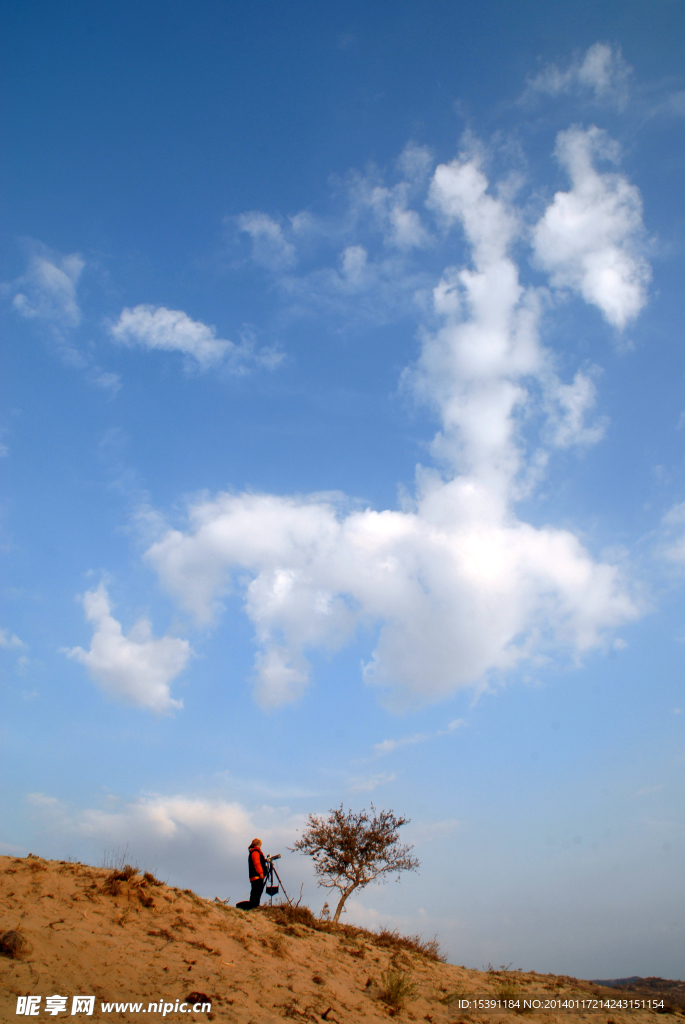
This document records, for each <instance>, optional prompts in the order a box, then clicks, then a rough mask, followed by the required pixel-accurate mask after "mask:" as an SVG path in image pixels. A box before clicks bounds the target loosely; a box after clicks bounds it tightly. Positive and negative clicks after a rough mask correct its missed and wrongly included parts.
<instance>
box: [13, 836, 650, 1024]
mask: <svg viewBox="0 0 685 1024" xmlns="http://www.w3.org/2000/svg"><path fill="white" fill-rule="evenodd" d="M117 875H118V876H119V877H117ZM127 875H128V877H122V876H127ZM0 908H1V913H0V952H2V953H3V955H0V1014H1V1015H2V1020H3V1021H19V1020H22V1019H26V1018H23V1017H22V1016H17V1015H16V1010H17V1005H18V998H19V997H25V996H30V995H33V996H36V995H40V996H41V997H42V998H41V1002H40V1006H39V1011H38V1014H37V1019H39V1020H60V1019H62V1020H66V1019H67V1018H68V1019H69V1020H73V1021H86V1020H94V1021H104V1020H107V1021H115V1020H124V1021H127V1020H130V1021H134V1020H135V1021H150V1022H152V1021H155V1020H162V1019H170V1020H174V1021H180V1020H183V1021H198V1022H199V1021H205V1020H207V1019H208V1018H209V1019H210V1020H215V1021H219V1022H226V1024H231V1022H241V1024H243V1022H244V1024H249V1022H251V1024H271V1022H282V1021H290V1022H292V1021H321V1020H324V1021H328V1022H329V1024H358V1022H359V1024H362V1022H373V1021H387V1020H388V1017H389V1016H397V1017H398V1018H399V1019H403V1020H411V1021H428V1022H429V1024H430V1022H434V1024H440V1022H447V1021H453V1022H456V1021H462V1020H463V1021H476V1022H477V1021H485V1020H490V1019H492V1018H493V1017H495V1018H496V1019H498V1020H502V1021H505V1020H511V1021H514V1020H519V1019H520V1015H519V1014H517V1013H516V1012H514V1011H513V1010H505V1011H502V1010H499V1009H498V1010H495V1011H493V1010H492V1008H487V1007H480V1008H479V1007H474V1005H473V1001H474V999H476V998H481V999H484V1000H486V999H490V1000H498V999H499V1001H500V1003H501V1001H502V1000H503V999H508V1000H513V1001H514V1002H516V1001H517V1000H518V1001H519V1003H520V1005H521V1006H522V1005H523V1000H524V999H526V1000H528V1001H529V1002H530V1001H534V1000H535V999H537V1000H540V1002H541V1004H542V1005H541V1007H540V1008H539V1009H534V1010H532V1011H531V1012H527V1013H525V1015H524V1016H525V1017H527V1018H529V1019H535V1020H537V1019H544V1020H545V1021H547V1022H549V1024H551V1022H552V1021H556V1020H558V1019H560V1018H561V1017H567V1018H569V1019H571V1018H582V1019H584V1020H589V1021H597V1022H600V1021H601V1022H602V1024H607V1021H608V1020H609V1019H610V1020H612V1021H614V1022H615V1024H620V1022H623V1021H624V1020H625V1021H626V1022H628V1021H633V1022H635V1024H637V1022H638V1021H643V1020H646V1019H647V1018H651V1017H653V1015H654V1011H650V1010H637V1011H635V1010H632V1011H622V1010H620V1009H615V1008H614V1009H607V1008H601V1009H600V1008H597V1009H592V1008H591V1007H588V1008H586V1009H582V1008H581V1009H574V1010H571V1011H568V1010H564V1009H558V1008H556V1007H555V1008H553V1009H549V1010H547V1011H545V1010H544V1009H543V1008H542V1007H544V1005H545V1002H544V1001H545V1000H547V1001H549V1000H554V1001H558V1000H564V999H566V1000H569V999H573V1000H586V1001H587V1000H591V999H593V998H601V997H602V995H603V996H604V997H605V998H609V999H612V998H613V999H616V998H617V994H616V992H613V993H611V992H609V991H607V990H604V991H603V990H600V989H599V988H597V986H596V985H593V984H592V983H590V982H584V981H578V980H576V979H572V978H566V977H555V976H552V975H538V974H534V973H531V974H523V973H520V972H516V973H513V972H506V971H474V970H467V969H465V968H462V967H457V966H454V965H450V964H445V963H441V962H440V961H439V960H436V959H435V958H434V957H433V958H431V956H430V955H426V953H421V952H419V951H418V950H416V949H412V948H411V946H410V945H407V946H404V947H403V945H402V944H401V943H397V942H393V941H392V939H391V938H390V937H389V936H387V935H386V936H385V937H378V936H375V935H374V933H370V932H365V931H363V930H361V929H355V928H352V927H350V926H345V927H342V928H334V927H331V928H330V930H329V931H328V932H326V931H320V930H317V929H315V928H313V927H308V926H307V924H306V923H303V922H302V920H300V921H297V920H293V919H292V915H290V918H291V919H290V920H289V919H288V914H287V912H282V911H281V912H279V911H269V910H260V911H253V912H244V911H241V910H237V909H236V908H235V907H226V906H224V905H223V904H221V903H218V902H211V901H209V900H204V899H201V898H200V897H198V896H196V895H195V894H194V893H192V892H190V891H189V890H180V889H175V888H172V887H170V886H167V885H164V884H161V883H159V882H157V881H156V880H155V879H154V878H153V877H152V876H151V875H146V876H143V875H142V874H140V873H138V872H136V873H131V872H130V871H122V872H118V873H117V872H113V871H109V870H106V869H104V868H94V867H89V866H87V865H84V864H75V863H71V862H65V861H47V860H42V859H41V858H39V857H33V856H31V855H29V857H25V858H14V857H0ZM300 916H301V917H302V916H303V915H300ZM305 916H306V915H305ZM295 917H297V915H295ZM428 952H430V951H428ZM402 989H404V997H402V991H401V990H402ZM393 990H394V996H395V998H394V999H393ZM55 995H57V996H62V997H66V1005H65V1008H64V1009H63V1010H60V1011H59V1012H56V1013H55V1014H48V1013H47V1012H46V1009H47V1007H46V997H52V996H55ZM75 995H85V996H94V997H95V1004H94V1011H93V1014H92V1016H89V1015H87V1014H86V1013H76V1014H74V1015H72V1013H71V1009H72V999H73V997H74V996H75ZM189 996H190V997H191V999H190V1000H188V997H189ZM205 998H207V999H208V1001H209V1002H210V1003H211V1011H210V1012H209V1013H207V1012H201V1011H200V1010H199V1009H198V1010H197V1011H194V1010H193V1009H192V1007H193V1006H198V1007H199V1006H200V1005H201V1003H202V1002H204V999H205ZM460 999H461V1000H462V1002H463V1001H464V1000H470V1002H471V1005H470V1006H468V1007H467V1006H465V1005H462V1006H460V1005H459V1000H460ZM107 1003H118V1004H125V1003H140V1004H141V1007H140V1008H138V1009H137V1010H132V1009H131V1008H130V1007H129V1008H126V1009H124V1008H122V1007H121V1005H120V1007H119V1008H116V1009H115V1008H114V1007H112V1008H111V1009H106V1008H105V1009H103V1004H107ZM151 1004H152V1005H151ZM24 1005H25V1004H24ZM55 1005H56V1006H58V1007H59V1006H61V1003H59V1002H57V1003H56V1004H55ZM165 1005H166V1007H167V1010H166V1012H164V1009H163V1008H164V1006H165ZM169 1005H171V1010H169ZM153 1006H154V1008H153ZM183 1009H185V1012H183ZM143 1014H145V1015H144V1016H143Z"/></svg>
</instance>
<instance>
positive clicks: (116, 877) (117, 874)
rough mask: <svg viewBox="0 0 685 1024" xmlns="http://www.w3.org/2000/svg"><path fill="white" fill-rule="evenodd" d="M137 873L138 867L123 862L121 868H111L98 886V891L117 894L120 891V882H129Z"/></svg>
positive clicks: (112, 894) (111, 894) (109, 894)
mask: <svg viewBox="0 0 685 1024" xmlns="http://www.w3.org/2000/svg"><path fill="white" fill-rule="evenodd" d="M137 874H138V868H134V867H132V866H131V865H130V864H125V865H124V866H123V868H113V869H112V871H110V873H109V874H108V875H107V877H106V878H105V880H104V882H103V883H102V885H101V886H100V892H104V893H106V894H107V895H108V896H117V895H118V893H119V892H120V891H121V883H122V882H130V880H131V879H132V878H134V877H135V875H137Z"/></svg>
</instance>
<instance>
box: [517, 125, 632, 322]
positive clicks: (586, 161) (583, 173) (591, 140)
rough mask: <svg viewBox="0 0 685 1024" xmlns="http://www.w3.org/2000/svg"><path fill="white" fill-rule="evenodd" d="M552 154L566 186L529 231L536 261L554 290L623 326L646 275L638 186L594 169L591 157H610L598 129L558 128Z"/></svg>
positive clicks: (604, 137) (605, 138)
mask: <svg viewBox="0 0 685 1024" xmlns="http://www.w3.org/2000/svg"><path fill="white" fill-rule="evenodd" d="M556 155H557V158H558V160H559V162H560V163H561V165H562V166H563V167H564V168H565V169H566V171H567V172H568V174H569V177H570V178H571V185H572V187H571V190H570V191H569V192H557V193H556V195H555V196H554V199H553V201H552V202H551V203H550V205H549V206H548V207H547V209H546V210H545V213H544V215H543V216H542V218H541V219H540V221H539V222H538V223H537V224H536V225H535V228H534V229H533V245H534V249H535V255H536V258H537V261H538V263H539V265H540V266H541V267H542V269H544V270H546V271H547V272H548V273H549V274H550V276H551V280H552V284H553V285H554V286H555V287H557V288H571V289H572V290H573V291H576V292H578V293H579V294H580V295H582V297H583V298H584V299H585V301H586V302H588V303H590V304H592V305H595V306H597V307H598V308H599V309H600V310H601V311H602V313H603V315H604V317H605V318H606V319H607V320H608V322H609V323H610V324H612V325H613V326H614V327H618V328H619V329H622V328H623V327H625V326H626V324H627V323H628V321H630V320H632V319H633V318H634V317H635V316H636V315H637V314H638V313H639V312H640V310H641V309H642V307H643V306H644V305H645V303H646V301H647V285H648V283H649V280H650V270H649V266H648V264H647V262H646V260H645V258H644V255H643V252H642V245H641V243H642V239H643V235H644V227H643V223H642V200H641V198H640V193H639V190H638V189H637V188H636V187H635V186H634V185H631V184H630V183H629V182H628V181H627V180H626V178H625V177H624V176H623V175H621V174H617V173H600V172H599V171H597V169H596V168H595V166H594V163H593V160H594V159H595V158H596V157H606V158H610V159H616V155H617V151H616V147H615V145H614V144H613V143H612V142H611V140H610V139H609V138H608V136H607V135H606V134H605V132H603V131H600V129H599V128H596V127H593V128H590V129H588V130H587V131H584V130H583V129H581V128H569V129H568V130H567V131H563V132H560V133H559V135H558V136H557V145H556Z"/></svg>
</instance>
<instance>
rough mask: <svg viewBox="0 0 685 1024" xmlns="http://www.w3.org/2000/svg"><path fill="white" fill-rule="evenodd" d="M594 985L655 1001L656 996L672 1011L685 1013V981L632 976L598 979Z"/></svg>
mask: <svg viewBox="0 0 685 1024" xmlns="http://www.w3.org/2000/svg"><path fill="white" fill-rule="evenodd" d="M594 984H595V985H602V986H603V987H604V988H613V989H621V991H622V992H625V993H630V994H631V995H637V996H643V997H645V998H648V999H654V997H655V996H657V997H659V998H661V997H663V999H664V1002H665V1004H666V1006H667V1007H668V1008H669V1009H670V1010H673V1011H675V1010H681V1011H683V1012H684V1013H685V981H673V980H671V979H669V978H640V977H638V976H637V975H632V977H630V978H611V979H609V980H607V979H606V978H604V979H601V980H599V979H597V980H595V982H594Z"/></svg>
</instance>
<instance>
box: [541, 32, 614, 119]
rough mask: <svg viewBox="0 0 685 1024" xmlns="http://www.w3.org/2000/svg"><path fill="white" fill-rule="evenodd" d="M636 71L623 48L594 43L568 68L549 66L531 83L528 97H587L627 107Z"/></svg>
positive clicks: (555, 65)
mask: <svg viewBox="0 0 685 1024" xmlns="http://www.w3.org/2000/svg"><path fill="white" fill-rule="evenodd" d="M632 70H633V69H632V68H631V67H630V65H629V64H627V63H626V61H625V60H624V58H623V54H622V53H621V50H620V48H619V47H616V49H614V48H613V47H611V46H608V45H607V44H606V43H594V44H593V45H592V46H590V47H589V49H587V50H586V52H585V53H584V54H583V55H582V56H580V55H577V56H576V57H575V58H574V59H573V60H572V61H571V62H570V63H569V64H568V65H567V66H566V67H565V68H561V67H559V65H557V64H548V65H547V66H546V67H545V68H544V69H543V70H542V71H541V72H540V74H539V75H536V76H535V77H534V78H531V79H529V81H528V87H527V89H526V92H525V93H524V97H525V98H527V99H529V98H530V97H531V96H532V95H534V94H536V93H537V94H543V95H546V96H561V95H569V94H572V93H575V94H580V95H582V94H586V95H591V96H592V98H593V99H594V100H595V101H597V102H607V103H611V104H613V105H617V106H619V107H623V106H624V105H625V103H626V102H627V99H628V85H629V81H630V76H631V74H632Z"/></svg>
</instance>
